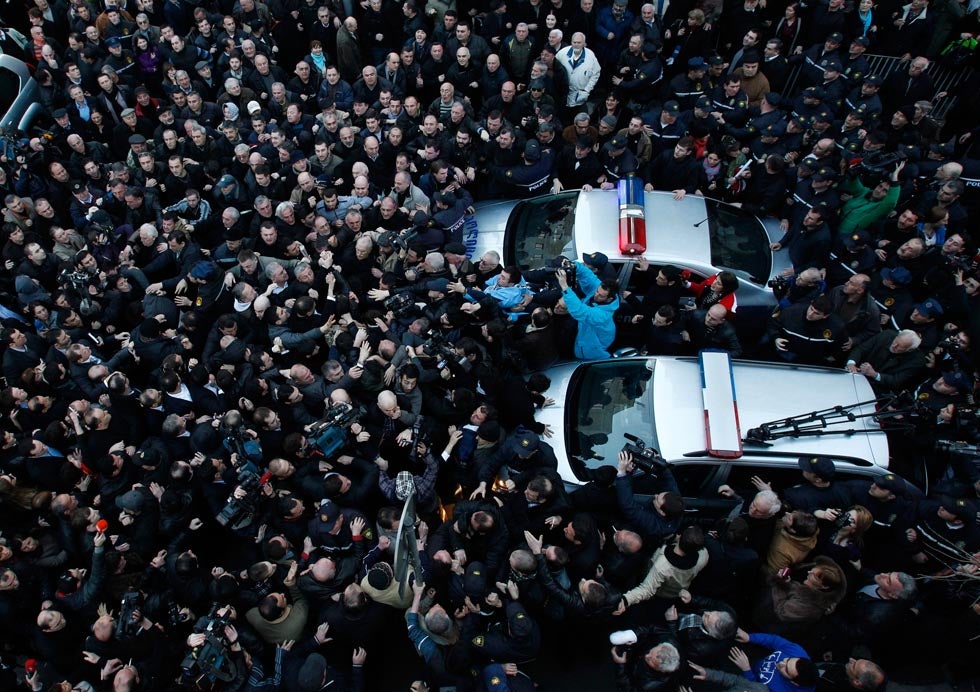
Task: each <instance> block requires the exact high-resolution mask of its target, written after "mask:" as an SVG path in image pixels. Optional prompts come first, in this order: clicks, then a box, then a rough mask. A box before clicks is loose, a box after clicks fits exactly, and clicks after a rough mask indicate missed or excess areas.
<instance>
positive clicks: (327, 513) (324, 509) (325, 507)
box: [316, 500, 340, 526]
mask: <svg viewBox="0 0 980 692" xmlns="http://www.w3.org/2000/svg"><path fill="white" fill-rule="evenodd" d="M339 516H340V507H339V506H338V505H337V503H336V502H334V501H333V500H324V501H323V503H322V504H321V505H320V509H318V510H317V513H316V518H317V520H319V522H320V523H321V524H327V525H328V526H331V525H333V524H334V522H336V521H337V517H339Z"/></svg>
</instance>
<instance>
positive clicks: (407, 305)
mask: <svg viewBox="0 0 980 692" xmlns="http://www.w3.org/2000/svg"><path fill="white" fill-rule="evenodd" d="M384 306H385V310H389V311H391V312H392V313H393V314H394V315H395V317H396V318H405V317H411V316H412V315H414V314H415V299H414V298H413V297H412V294H411V292H405V293H396V294H395V295H393V296H388V297H387V298H385V301H384Z"/></svg>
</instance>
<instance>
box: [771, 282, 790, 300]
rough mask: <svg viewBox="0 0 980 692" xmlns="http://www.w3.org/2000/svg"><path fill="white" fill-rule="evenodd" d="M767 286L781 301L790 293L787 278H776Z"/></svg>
mask: <svg viewBox="0 0 980 692" xmlns="http://www.w3.org/2000/svg"><path fill="white" fill-rule="evenodd" d="M766 286H768V287H769V288H771V289H772V294H773V295H774V296H776V299H777V300H781V299H782V298H784V297H785V296H786V294H788V293H789V279H787V278H786V277H785V276H774V277H773V278H771V279H769V281H768V282H767V283H766Z"/></svg>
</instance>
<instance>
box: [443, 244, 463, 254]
mask: <svg viewBox="0 0 980 692" xmlns="http://www.w3.org/2000/svg"><path fill="white" fill-rule="evenodd" d="M444 250H445V253H446V254H447V255H448V254H453V255H460V256H462V255H465V254H466V246H465V245H463V244H462V243H446V247H445V248H444Z"/></svg>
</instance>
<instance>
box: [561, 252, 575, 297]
mask: <svg viewBox="0 0 980 692" xmlns="http://www.w3.org/2000/svg"><path fill="white" fill-rule="evenodd" d="M558 269H562V270H564V272H565V280H566V281H568V285H569V286H571V287H572V288H573V289H574V288H578V271H577V268H576V267H575V262H573V261H572V260H570V259H568V258H567V257H564V256H562V257H559V258H558Z"/></svg>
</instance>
